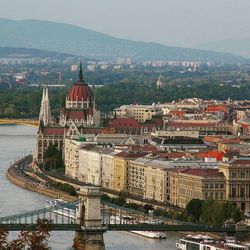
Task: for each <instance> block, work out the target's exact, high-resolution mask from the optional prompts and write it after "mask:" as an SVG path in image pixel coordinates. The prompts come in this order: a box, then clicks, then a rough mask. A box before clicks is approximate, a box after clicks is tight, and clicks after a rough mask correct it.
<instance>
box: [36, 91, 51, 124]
mask: <svg viewBox="0 0 250 250" xmlns="http://www.w3.org/2000/svg"><path fill="white" fill-rule="evenodd" d="M39 121H42V122H43V124H44V125H45V126H47V125H49V124H50V123H51V111H50V103H49V93H48V87H47V86H44V87H43V97H42V102H41V108H40V114H39Z"/></svg>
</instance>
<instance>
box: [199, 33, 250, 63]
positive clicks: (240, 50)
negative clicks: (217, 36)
mask: <svg viewBox="0 0 250 250" xmlns="http://www.w3.org/2000/svg"><path fill="white" fill-rule="evenodd" d="M197 49H207V50H213V51H219V52H228V53H233V54H235V55H240V56H243V57H246V58H250V38H245V39H226V40H221V41H217V42H211V43H204V44H200V45H199V46H197Z"/></svg>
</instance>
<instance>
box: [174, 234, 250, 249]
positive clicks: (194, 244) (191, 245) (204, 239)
mask: <svg viewBox="0 0 250 250" xmlns="http://www.w3.org/2000/svg"><path fill="white" fill-rule="evenodd" d="M176 248H177V249H178V250H250V244H244V243H239V242H236V241H235V240H232V239H230V240H227V239H225V240H216V239H214V238H213V237H211V236H208V235H202V234H198V235H187V236H186V237H185V238H181V239H179V240H178V241H177V242H176Z"/></svg>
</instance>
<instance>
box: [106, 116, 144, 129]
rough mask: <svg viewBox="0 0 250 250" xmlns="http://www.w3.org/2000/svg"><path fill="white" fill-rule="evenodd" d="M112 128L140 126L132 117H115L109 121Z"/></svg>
mask: <svg viewBox="0 0 250 250" xmlns="http://www.w3.org/2000/svg"><path fill="white" fill-rule="evenodd" d="M110 127H113V128H140V127H141V126H140V124H139V123H138V122H137V121H136V120H135V119H134V118H116V119H114V120H112V121H110Z"/></svg>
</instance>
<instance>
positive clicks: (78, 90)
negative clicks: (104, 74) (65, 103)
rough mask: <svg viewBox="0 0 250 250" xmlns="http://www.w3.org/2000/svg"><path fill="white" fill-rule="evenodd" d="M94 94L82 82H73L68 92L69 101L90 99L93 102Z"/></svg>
mask: <svg viewBox="0 0 250 250" xmlns="http://www.w3.org/2000/svg"><path fill="white" fill-rule="evenodd" d="M93 99H94V95H93V92H92V89H91V88H90V87H89V86H88V85H87V84H83V83H82V82H77V83H76V84H74V85H73V86H72V87H71V88H70V90H69V93H68V100H69V101H90V103H91V102H93Z"/></svg>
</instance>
